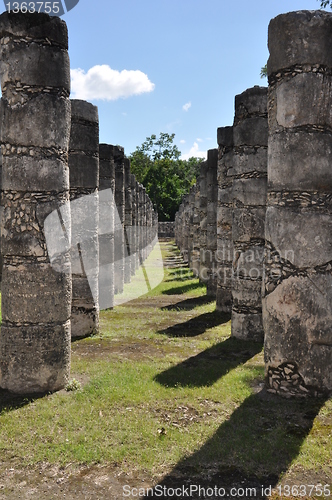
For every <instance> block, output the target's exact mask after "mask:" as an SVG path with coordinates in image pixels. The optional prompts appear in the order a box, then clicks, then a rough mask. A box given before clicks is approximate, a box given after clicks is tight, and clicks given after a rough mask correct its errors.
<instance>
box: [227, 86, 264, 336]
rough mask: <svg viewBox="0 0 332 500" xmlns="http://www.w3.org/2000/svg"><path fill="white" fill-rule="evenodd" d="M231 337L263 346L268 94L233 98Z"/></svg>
mask: <svg viewBox="0 0 332 500" xmlns="http://www.w3.org/2000/svg"><path fill="white" fill-rule="evenodd" d="M233 136H234V148H233V173H234V182H233V224H232V238H233V282H232V298H233V300H232V303H233V305H232V336H234V337H237V338H240V339H244V340H257V341H263V340H264V332H263V322H262V296H261V288H262V276H263V259H264V246H265V236H264V223H265V211H266V191H267V139H268V121H267V88H265V87H253V88H251V89H248V90H246V91H245V92H243V93H242V94H240V95H237V96H236V97H235V119H234V127H233Z"/></svg>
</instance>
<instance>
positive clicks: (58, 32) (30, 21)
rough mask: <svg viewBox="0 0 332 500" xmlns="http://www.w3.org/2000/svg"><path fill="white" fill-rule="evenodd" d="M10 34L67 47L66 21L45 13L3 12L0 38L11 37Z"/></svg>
mask: <svg viewBox="0 0 332 500" xmlns="http://www.w3.org/2000/svg"><path fill="white" fill-rule="evenodd" d="M12 36H15V37H19V38H21V37H22V38H23V39H31V40H36V41H38V42H40V43H43V44H45V43H46V44H47V45H51V46H53V43H54V44H55V46H57V45H59V47H61V48H62V49H65V50H67V49H68V30H67V25H66V23H65V22H64V21H62V20H61V19H59V18H58V17H50V16H49V15H47V14H37V13H35V14H22V13H18V14H13V13H7V12H5V13H3V14H2V16H1V25H0V38H5V37H9V38H10V39H11V37H12ZM46 40H48V41H49V42H47V41H46ZM50 42H51V43H50Z"/></svg>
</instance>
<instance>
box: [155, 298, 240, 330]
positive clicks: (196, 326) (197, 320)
mask: <svg viewBox="0 0 332 500" xmlns="http://www.w3.org/2000/svg"><path fill="white" fill-rule="evenodd" d="M197 299H201V297H198V298H197ZM184 302H187V301H184ZM196 305H197V304H196ZM168 307H170V306H167V308H168ZM171 307H172V308H174V309H176V308H177V307H178V304H172V306H171ZM230 319H231V315H230V314H229V313H222V312H219V311H216V310H215V311H212V312H208V313H204V314H201V315H200V316H195V317H194V318H191V319H189V320H188V321H185V322H184V323H176V324H175V325H172V326H169V327H168V328H165V329H164V330H159V331H158V333H162V334H164V335H168V336H170V337H197V336H198V335H202V333H204V332H205V331H206V330H208V329H209V328H214V327H215V326H219V325H223V324H225V323H228V321H229V320H230Z"/></svg>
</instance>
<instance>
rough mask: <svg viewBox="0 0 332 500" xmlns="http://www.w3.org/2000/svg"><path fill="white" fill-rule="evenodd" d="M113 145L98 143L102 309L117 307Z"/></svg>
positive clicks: (100, 296) (100, 305)
mask: <svg viewBox="0 0 332 500" xmlns="http://www.w3.org/2000/svg"><path fill="white" fill-rule="evenodd" d="M114 192H115V163H114V146H111V145H110V144H100V145H99V308H100V309H111V308H113V307H114V214H115V200H114Z"/></svg>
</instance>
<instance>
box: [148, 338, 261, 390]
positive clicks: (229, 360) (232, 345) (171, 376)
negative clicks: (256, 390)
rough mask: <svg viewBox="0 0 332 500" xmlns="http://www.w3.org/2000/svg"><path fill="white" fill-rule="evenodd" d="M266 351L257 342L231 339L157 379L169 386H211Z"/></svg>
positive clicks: (164, 372) (161, 374)
mask: <svg viewBox="0 0 332 500" xmlns="http://www.w3.org/2000/svg"><path fill="white" fill-rule="evenodd" d="M262 348H263V346H262V344H260V343H257V342H248V341H241V340H238V339H234V338H228V339H226V340H224V341H223V342H220V343H219V344H216V345H214V346H212V347H210V348H209V349H206V350H205V351H203V352H201V353H199V354H197V355H196V356H192V357H191V358H188V359H186V360H185V361H183V362H182V363H179V364H177V365H175V366H172V367H171V368H169V369H168V370H165V371H163V372H161V373H159V374H158V375H156V377H155V380H156V382H158V383H159V384H161V385H163V386H165V387H178V386H185V387H206V386H210V385H212V384H214V383H215V382H217V380H219V379H220V378H221V377H223V376H224V375H226V374H227V373H228V372H229V371H230V370H233V369H234V368H236V367H237V366H238V365H240V364H244V363H245V362H246V361H248V360H249V359H250V358H252V357H253V356H255V355H256V354H258V353H259V352H260V351H261V350H262Z"/></svg>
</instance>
